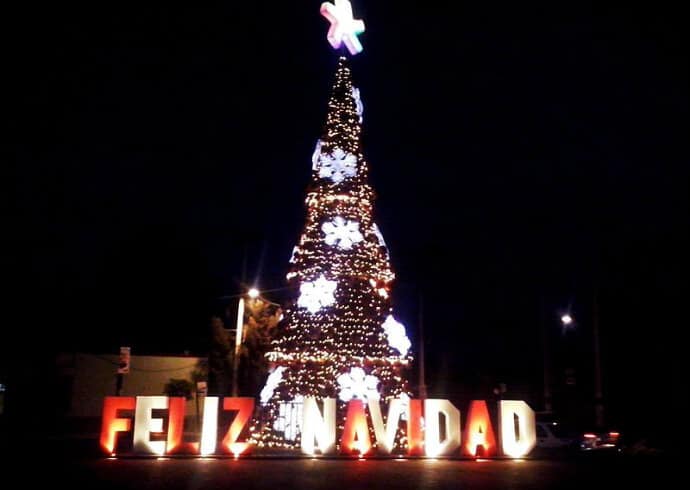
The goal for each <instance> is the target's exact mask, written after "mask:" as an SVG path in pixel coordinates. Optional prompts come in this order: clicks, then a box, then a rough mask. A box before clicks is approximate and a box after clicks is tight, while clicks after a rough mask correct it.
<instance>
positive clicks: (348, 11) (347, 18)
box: [321, 0, 364, 55]
mask: <svg viewBox="0 0 690 490" xmlns="http://www.w3.org/2000/svg"><path fill="white" fill-rule="evenodd" d="M334 2H335V4H332V3H328V2H324V3H322V4H321V15H323V16H324V17H326V19H328V21H329V22H330V23H331V27H330V29H328V36H327V38H328V42H329V43H331V46H333V48H334V49H338V48H340V46H342V44H343V43H345V46H347V49H348V51H350V54H352V55H355V54H358V53H361V52H362V44H361V43H360V42H359V39H358V38H357V35H358V34H361V33H362V32H364V21H362V20H359V19H357V20H355V19H353V18H352V5H351V4H350V1H349V0H334Z"/></svg>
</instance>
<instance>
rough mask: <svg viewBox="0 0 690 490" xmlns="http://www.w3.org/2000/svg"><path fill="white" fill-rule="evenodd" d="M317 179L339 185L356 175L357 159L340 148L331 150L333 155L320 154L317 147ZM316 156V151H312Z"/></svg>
mask: <svg viewBox="0 0 690 490" xmlns="http://www.w3.org/2000/svg"><path fill="white" fill-rule="evenodd" d="M318 150H319V162H320V163H321V167H320V168H319V177H320V178H322V179H331V181H332V182H333V183H334V184H340V183H341V182H342V181H343V180H345V179H347V178H348V177H354V176H355V175H357V157H356V156H354V155H353V154H352V153H345V152H344V151H343V150H341V149H340V148H336V149H335V150H333V153H331V154H330V155H329V154H324V153H321V147H320V146H319V148H318ZM314 154H316V151H314Z"/></svg>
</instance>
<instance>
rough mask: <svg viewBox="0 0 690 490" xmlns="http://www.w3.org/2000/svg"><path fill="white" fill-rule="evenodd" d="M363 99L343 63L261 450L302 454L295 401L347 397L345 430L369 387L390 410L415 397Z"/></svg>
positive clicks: (398, 441)
mask: <svg viewBox="0 0 690 490" xmlns="http://www.w3.org/2000/svg"><path fill="white" fill-rule="evenodd" d="M358 98H359V92H358V91H356V90H353V85H352V76H351V72H350V68H349V67H348V64H347V60H346V58H345V57H341V58H340V59H339V61H338V67H337V70H336V73H335V79H334V82H333V86H332V89H331V95H330V98H329V101H328V113H327V117H326V125H325V128H324V132H323V135H322V137H321V138H320V139H319V141H318V142H317V145H316V148H315V150H314V154H313V156H312V175H311V182H310V185H309V187H308V189H307V195H306V198H305V205H306V222H305V225H304V229H303V231H302V234H301V236H300V239H299V243H298V245H297V246H296V247H295V248H294V250H293V253H292V256H291V258H290V270H289V272H288V274H287V280H288V284H289V285H290V286H291V289H293V290H294V291H295V292H297V291H300V294H299V295H296V296H297V297H295V302H294V303H293V304H292V306H291V307H288V308H287V310H286V312H285V318H284V321H283V322H281V324H280V325H279V326H278V327H277V330H278V333H277V335H276V337H275V339H274V340H273V342H272V346H271V350H270V352H268V354H267V358H268V360H269V361H270V362H272V363H274V365H275V366H277V369H280V375H275V376H274V377H273V378H271V380H270V385H271V386H270V388H269V389H267V390H266V391H265V392H264V394H265V395H266V396H265V398H266V401H265V404H263V406H262V413H261V414H260V416H259V417H258V418H257V420H256V421H255V423H254V424H253V427H252V429H251V430H252V433H253V439H254V442H255V443H256V444H257V445H258V446H260V447H268V448H292V449H296V448H298V447H299V438H298V437H295V432H296V431H298V430H299V426H298V424H296V423H289V421H287V419H286V418H289V417H292V414H294V413H296V412H294V408H293V406H292V405H291V404H292V401H293V400H295V399H305V398H307V397H315V398H318V399H323V398H327V397H328V398H335V399H338V398H339V399H338V401H337V402H336V403H337V410H338V417H337V419H338V420H339V421H341V424H340V425H339V429H338V430H339V431H342V430H343V427H344V424H346V423H347V420H346V418H347V417H346V409H347V404H346V403H345V401H344V400H345V399H349V398H350V397H351V396H350V395H352V394H353V393H356V392H357V393H358V391H357V390H358V389H360V388H361V387H358V386H359V385H358V383H359V382H360V381H361V382H362V383H364V385H363V386H366V393H367V396H374V393H375V394H376V396H377V397H379V399H380V400H381V401H382V402H384V403H387V402H389V401H390V400H392V399H394V398H399V397H401V396H402V397H407V395H408V394H409V388H408V384H407V380H406V377H405V370H406V369H407V367H408V366H409V365H410V362H411V360H412V356H411V355H410V354H409V353H408V347H409V345H408V344H406V343H405V342H404V341H403V340H401V339H403V337H404V340H407V337H406V336H405V332H404V327H403V326H402V325H401V324H398V323H397V322H395V324H392V323H391V322H392V321H393V320H392V318H393V317H392V315H393V308H392V304H391V295H390V291H391V288H392V282H393V280H394V279H395V274H394V273H393V271H392V270H391V265H390V257H389V253H388V248H387V246H386V243H385V241H384V239H383V235H382V234H381V231H380V230H379V228H378V226H377V225H376V223H375V222H374V206H373V203H374V200H375V193H374V191H373V189H372V188H371V186H370V185H369V183H368V174H369V168H368V164H367V161H366V160H365V158H364V155H363V152H362V148H361V141H360V136H361V112H362V108H361V102H358ZM358 104H359V107H358ZM318 281H321V282H320V283H319V284H322V285H324V284H328V285H329V288H328V295H326V294H322V293H324V291H323V290H321V289H318V288H317V289H315V287H316V284H317V283H318ZM305 292H306V293H305ZM305 294H306V295H305ZM331 294H332V296H331ZM312 300H313V301H312ZM387 319H388V323H386V321H387ZM401 329H402V331H401ZM392 338H393V339H395V341H393V342H392V343H391V339H392ZM407 342H409V341H407ZM279 376H280V379H278V377H279ZM360 378H361V379H360ZM339 380H340V384H339ZM339 395H340V397H339ZM352 396H357V395H352ZM359 396H360V397H361V396H363V395H361V394H360V395H359ZM262 402H264V400H263V399H262ZM397 429H398V430H397V431H396V438H395V445H396V447H398V448H400V450H404V448H405V447H406V445H407V441H406V438H405V434H404V430H403V428H402V424H400V426H398V428H397ZM372 431H373V429H372ZM375 439H376V438H375V437H374V434H373V432H372V440H375Z"/></svg>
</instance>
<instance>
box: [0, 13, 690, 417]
mask: <svg viewBox="0 0 690 490" xmlns="http://www.w3.org/2000/svg"><path fill="white" fill-rule="evenodd" d="M173 3H174V2H173ZM297 3H298V4H299V5H296V4H297ZM419 3H420V4H421V5H414V6H412V5H407V4H404V3H400V2H389V1H380V0H379V1H376V2H363V1H357V2H355V4H354V9H355V13H356V16H358V17H362V18H364V20H365V22H366V25H367V32H366V33H365V34H364V35H363V36H362V42H363V44H364V47H365V51H364V53H363V54H362V55H360V56H359V57H357V58H356V59H355V60H354V61H353V72H354V77H355V82H356V84H357V85H358V86H359V87H360V88H361V90H362V97H363V100H364V104H365V114H364V118H365V125H364V138H365V139H364V144H365V154H366V156H367V159H368V161H369V163H370V166H371V168H372V183H373V185H374V187H375V189H376V191H377V192H378V196H379V198H378V201H377V203H376V213H377V220H378V222H379V226H380V228H381V229H382V232H383V234H384V236H385V238H386V241H387V243H388V245H389V248H390V250H391V254H392V258H393V264H394V267H395V271H396V273H397V275H398V284H397V289H395V297H394V298H395V301H396V303H395V305H396V308H397V310H398V311H399V314H400V316H401V317H402V319H403V321H404V322H405V323H406V324H407V325H408V326H409V329H410V334H411V336H412V337H415V338H416V336H417V332H416V330H415V329H416V322H417V311H418V297H419V295H420V294H422V295H423V296H424V311H425V316H424V319H425V328H426V337H427V349H428V351H427V357H428V369H429V378H430V379H429V384H430V385H431V388H432V390H433V391H435V393H437V394H438V395H441V394H444V393H449V394H456V395H458V392H459V391H461V390H468V389H471V390H475V391H477V392H479V391H481V390H483V389H485V388H487V387H489V388H490V387H491V386H493V385H494V384H495V383H497V382H500V381H503V382H507V384H508V385H509V389H511V388H513V389H515V390H518V391H519V390H520V389H522V388H525V387H526V388H525V389H526V390H527V391H528V392H529V390H531V391H532V392H534V391H536V392H537V393H539V390H540V385H539V384H538V383H539V382H540V379H541V378H540V376H541V374H540V369H541V350H540V344H539V319H540V315H541V313H540V304H543V305H544V307H543V309H542V310H541V311H542V312H543V317H544V318H545V319H546V320H545V321H546V325H547V328H548V329H553V330H549V331H552V333H551V334H550V335H551V336H552V341H553V342H554V343H558V342H561V341H562V338H561V337H560V336H559V335H560V332H559V330H558V329H559V325H558V322H557V314H558V313H559V312H560V311H562V310H563V309H566V308H568V307H571V308H572V311H573V314H574V315H575V316H576V317H577V318H578V328H579V329H580V330H579V333H578V334H577V335H579V336H580V337H582V339H586V337H587V335H589V334H588V332H591V317H592V309H591V304H592V303H591V297H592V290H593V289H595V288H596V289H597V290H598V291H599V295H598V298H599V305H600V315H599V318H600V326H601V332H602V334H601V335H602V351H603V355H604V359H603V362H604V383H605V392H606V394H607V396H608V397H609V398H610V403H611V404H612V405H613V407H614V408H613V409H614V411H617V412H616V413H617V414H618V415H619V416H622V415H621V414H623V413H624V412H625V410H623V408H622V407H623V404H624V403H626V402H630V401H632V400H634V399H636V398H640V399H642V400H645V401H644V403H649V400H650V399H651V397H660V398H661V399H663V400H665V401H667V402H668V403H671V402H672V403H674V405H673V406H679V405H677V404H678V403H682V404H685V403H686V401H685V400H686V399H687V395H685V394H684V393H681V391H682V390H681V388H680V386H682V385H683V384H684V383H685V382H686V380H685V379H684V377H683V376H682V371H681V366H682V365H683V364H682V359H681V355H682V354H683V350H682V349H681V347H680V343H679V342H678V335H679V332H681V331H683V330H685V327H687V319H686V317H685V313H684V311H683V310H684V309H686V305H687V299H686V293H685V292H684V291H683V289H684V288H685V287H686V286H685V284H686V277H687V276H686V272H687V269H686V254H687V249H688V234H687V228H688V215H687V209H688V204H689V203H688V159H687V143H686V142H687V135H688V125H687V109H688V93H687V92H688V90H687V87H688V63H687V62H688V59H687V51H686V50H685V48H684V44H685V43H684V42H683V41H684V39H682V36H681V33H682V29H684V26H682V25H681V16H680V15H679V12H677V11H674V10H672V9H671V8H669V7H666V6H664V5H663V4H657V3H655V4H654V6H651V5H647V7H646V8H645V9H643V8H641V7H635V6H632V5H625V6H622V7H613V6H603V5H599V6H597V7H596V8H592V7H591V6H586V5H584V3H586V2H577V3H573V5H564V4H563V3H562V2H550V3H548V4H545V5H540V6H534V5H531V6H530V5H523V3H524V2H510V3H508V4H505V5H504V4H498V3H492V4H487V5H484V4H482V5H476V3H474V2H473V3H469V2H452V3H448V4H445V3H442V2H419ZM254 4H258V2H247V5H238V4H237V2H229V1H228V2H214V3H212V4H208V5H206V6H203V7H201V6H198V5H195V4H194V3H190V2H188V3H187V4H186V5H185V6H178V5H173V4H170V5H164V6H152V5H141V4H135V5H132V6H128V5H125V4H122V3H112V4H107V3H106V4H103V3H91V4H82V5H79V6H78V7H77V6H65V5H63V4H56V5H53V6H42V7H41V9H37V10H33V9H28V8H27V9H25V10H21V11H16V12H13V15H12V16H10V22H11V23H12V25H13V27H14V28H13V29H11V38H12V40H11V43H10V44H9V46H10V53H9V58H8V60H7V61H6V63H7V64H6V74H7V75H8V77H7V78H9V80H10V81H11V83H10V87H11V88H10V90H9V91H6V93H5V95H6V97H7V98H8V99H9V100H10V102H11V104H10V114H9V115H10V116H11V117H10V118H8V119H9V121H10V131H9V136H10V144H11V145H10V148H11V149H12V150H13V154H14V155H13V163H14V165H13V166H11V167H10V168H11V171H12V175H11V180H10V181H11V182H13V184H14V185H13V186H12V189H11V192H10V194H9V196H10V207H11V211H12V213H11V215H12V220H11V222H10V227H9V230H10V231H9V233H8V234H7V236H6V240H7V241H9V243H10V245H11V246H12V248H11V251H12V253H11V254H6V255H5V261H6V263H5V267H4V268H5V269H6V270H7V271H9V274H7V276H6V277H9V278H10V279H11V280H10V281H9V285H10V289H11V291H12V292H13V293H14V294H13V295H12V296H10V301H11V306H13V307H14V308H11V309H9V310H7V311H12V312H13V314H12V315H8V317H7V323H6V327H4V328H3V336H4V337H5V341H4V342H3V344H4V346H5V347H4V349H5V351H6V354H5V360H7V359H12V361H11V362H7V363H5V364H6V365H15V361H14V359H15V358H16V359H22V362H23V363H26V359H25V357H24V354H23V350H22V348H21V347H20V346H21V345H26V344H31V343H32V342H35V341H36V336H39V337H40V338H41V339H42V343H43V345H44V346H47V349H46V350H47V351H50V350H53V349H55V350H57V349H70V348H78V349H88V350H96V351H100V352H116V351H117V349H118V348H119V346H120V345H131V346H132V349H133V352H135V353H136V352H139V353H144V352H164V353H179V352H182V351H184V350H187V349H189V350H191V351H192V352H198V351H200V350H202V349H203V345H204V343H205V341H206V339H205V337H204V335H205V333H206V325H207V323H208V314H209V308H211V307H212V305H213V303H214V301H215V298H217V297H218V296H222V295H227V294H234V293H236V292H238V290H239V287H240V278H241V276H242V269H243V266H242V263H243V257H245V256H246V270H247V275H248V277H249V278H251V277H255V276H256V277H258V278H259V285H260V286H261V287H263V288H266V289H268V288H279V287H282V286H284V282H283V278H284V274H285V271H286V269H287V260H288V258H289V256H290V252H291V250H292V246H293V245H294V243H295V242H296V240H297V238H298V236H299V233H300V231H301V227H302V225H303V221H304V208H303V199H304V191H305V188H306V186H307V184H308V180H309V175H310V168H311V160H310V157H311V153H312V150H313V146H314V143H315V141H316V139H317V138H318V137H319V135H320V131H321V128H322V125H323V123H324V121H325V113H326V100H327V96H328V90H329V86H330V81H331V77H332V75H333V71H334V67H335V61H336V56H335V54H334V53H333V52H332V50H331V49H330V46H329V45H328V43H327V41H326V38H325V34H326V31H327V25H328V24H327V22H326V21H325V19H323V18H321V17H320V15H319V13H318V6H319V4H320V2H317V1H310V2H284V4H276V5H271V6H264V5H263V3H262V4H261V5H254ZM451 5H452V8H451V7H450V6H451ZM245 250H246V255H245ZM275 294H276V296H274V298H276V299H277V297H278V295H279V292H276V293H275ZM15 311H16V315H14V312H15ZM554 332H555V333H554ZM16 333H19V335H17V336H15V335H14V334H16ZM582 339H581V345H582V346H583V347H582V349H583V350H582V352H581V358H582V359H584V360H585V361H587V362H584V363H583V365H589V359H590V357H589V356H590V355H591V352H589V350H588V348H589V347H588V346H589V345H590V343H589V342H587V341H585V340H582ZM413 340H414V339H413ZM18 344H19V346H18ZM8 350H9V351H10V353H9V354H7V351H8ZM13 354H18V355H16V356H15V355H13ZM520 358H525V359H526V360H525V361H523V362H521V363H518V359H520ZM30 364H31V363H29V365H27V364H23V366H24V368H26V369H29V370H31V369H32V368H31V366H30ZM582 373H583V374H582V377H583V379H584V378H589V377H590V374H591V373H589V372H588V371H587V370H586V369H585V370H584V371H583V372H582ZM582 383H584V384H586V383H587V382H586V381H582ZM468 387H469V388H468ZM458 396H460V395H458ZM535 400H536V399H535ZM679 400H680V401H679ZM535 404H537V405H538V404H539V402H536V401H535ZM647 408H648V407H646V406H645V410H646V409H647ZM642 412H643V410H642V409H639V410H638V411H635V412H634V414H636V415H637V414H638V413H642ZM630 417H632V415H630Z"/></svg>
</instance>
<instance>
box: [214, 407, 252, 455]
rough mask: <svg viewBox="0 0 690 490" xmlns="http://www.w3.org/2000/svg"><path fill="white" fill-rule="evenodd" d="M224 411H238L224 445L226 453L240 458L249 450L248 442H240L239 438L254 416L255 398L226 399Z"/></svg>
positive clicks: (224, 439)
mask: <svg viewBox="0 0 690 490" xmlns="http://www.w3.org/2000/svg"><path fill="white" fill-rule="evenodd" d="M223 410H232V411H235V410H236V411H237V415H235V419H234V420H233V421H232V424H230V428H229V429H228V433H227V434H226V435H225V437H224V438H223V442H222V445H223V447H224V448H225V450H226V451H228V452H230V453H232V454H234V455H235V456H239V455H240V454H242V453H244V452H245V451H247V449H248V448H249V443H248V442H239V441H238V440H237V438H238V437H239V435H240V434H241V433H242V430H243V429H244V427H245V426H246V425H247V422H249V417H251V416H252V412H253V411H254V399H253V398H224V399H223Z"/></svg>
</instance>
